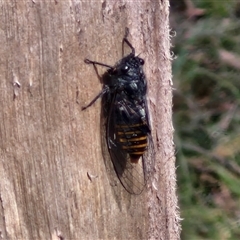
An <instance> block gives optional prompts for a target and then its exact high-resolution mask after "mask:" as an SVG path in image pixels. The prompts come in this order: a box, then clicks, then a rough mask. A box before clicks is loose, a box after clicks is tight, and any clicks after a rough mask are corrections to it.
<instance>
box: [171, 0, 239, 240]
mask: <svg viewBox="0 0 240 240" xmlns="http://www.w3.org/2000/svg"><path fill="white" fill-rule="evenodd" d="M171 27H172V30H173V32H172V35H173V39H172V40H173V48H172V50H173V53H174V56H176V58H175V60H174V62H173V79H174V88H175V90H174V124H175V129H176V132H175V143H176V149H177V167H178V169H177V174H178V191H179V201H180V208H181V217H182V218H183V221H182V228H183V230H182V236H181V239H186V240H188V239H190V240H197V239H218V240H219V239H224V240H225V239H240V126H239V123H240V107H239V103H240V1H236V0H220V1H218V0H192V1H190V0H182V1H176V0H172V1H171Z"/></svg>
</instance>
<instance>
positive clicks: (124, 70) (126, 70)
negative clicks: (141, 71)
mask: <svg viewBox="0 0 240 240" xmlns="http://www.w3.org/2000/svg"><path fill="white" fill-rule="evenodd" d="M128 70H129V66H128V65H124V66H123V67H122V72H124V73H126V72H128Z"/></svg>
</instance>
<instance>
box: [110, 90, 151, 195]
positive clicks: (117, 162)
mask: <svg viewBox="0 0 240 240" xmlns="http://www.w3.org/2000/svg"><path fill="white" fill-rule="evenodd" d="M116 95H117V94H116ZM116 99H118V97H117V96H115V97H113V98H112V102H111V104H110V105H109V108H108V117H107V126H106V131H107V134H106V137H107V144H108V150H109V153H110V156H111V160H112V163H113V165H114V169H115V171H116V174H117V176H118V178H119V180H120V182H121V184H122V185H123V187H124V188H125V189H126V190H127V191H128V192H129V193H131V194H140V193H141V192H142V191H143V189H144V188H145V186H146V181H147V179H148V178H149V175H150V172H151V170H150V169H151V167H150V166H149V162H152V159H151V157H152V156H151V155H152V154H150V155H149V154H148V153H144V154H143V156H141V157H140V158H139V160H138V161H135V162H134V161H132V158H131V156H130V155H129V153H128V152H127V151H126V150H125V149H124V148H123V145H122V144H121V142H119V139H118V135H119V132H121V133H122V134H123V136H122V138H123V139H124V140H126V141H128V136H127V135H124V134H125V132H124V128H125V127H126V126H127V128H128V132H129V131H130V132H131V131H132V132H134V131H142V130H143V129H142V126H139V128H138V129H136V127H133V125H132V122H131V121H130V119H128V118H121V115H119V114H116V112H117V111H118V109H117V110H116V107H118V102H116V101H117V100H116ZM122 104H124V101H123V102H122ZM127 107H129V106H126V109H127ZM137 117H139V118H140V116H137ZM119 118H121V119H119ZM119 122H121V123H122V125H119ZM121 126H122V128H123V129H121ZM147 138H148V142H149V147H150V148H151V149H152V146H153V145H152V144H151V142H152V140H151V134H150V133H149V134H148V136H147ZM149 150H150V149H148V151H149ZM148 151H147V152H148ZM151 152H152V150H150V153H151Z"/></svg>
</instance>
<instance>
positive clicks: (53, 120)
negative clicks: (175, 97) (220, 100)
mask: <svg viewBox="0 0 240 240" xmlns="http://www.w3.org/2000/svg"><path fill="white" fill-rule="evenodd" d="M168 14H169V9H168V1H166V0H165V1H149V2H147V1H76V0H72V1H65V0H61V1H60V0H59V1H57V0H55V1H40V0H39V1H38V0H32V1H2V3H1V15H0V22H1V31H0V41H1V48H0V56H1V62H0V63H1V64H0V79H1V81H0V108H1V110H0V177H1V181H0V239H113V238H115V239H147V238H152V239H171V240H172V239H179V232H180V226H179V213H178V208H177V197H176V192H175V189H176V175H175V162H174V161H175V159H174V147H173V127H172V89H171V87H172V82H171V55H170V51H169V48H170V41H169V26H168ZM126 26H127V27H129V29H130V36H129V39H130V41H131V42H132V44H133V45H134V47H135V48H136V52H137V53H140V54H141V57H142V58H144V59H145V62H146V64H145V72H146V75H147V79H148V85H149V103H150V108H151V117H152V123H153V138H154V142H155V145H156V157H157V158H156V166H155V169H154V170H155V172H154V173H153V177H152V179H151V181H152V184H149V186H148V187H147V190H146V191H144V193H142V194H141V195H139V196H133V195H129V194H128V193H127V192H126V191H125V190H124V189H123V188H122V186H121V185H120V184H119V181H118V179H117V178H116V176H115V174H114V172H113V171H112V169H111V165H109V166H105V164H104V160H103V157H102V150H101V136H100V129H99V127H100V101H98V102H96V103H95V104H94V105H93V106H92V107H91V108H89V109H88V110H86V111H84V112H82V111H81V107H82V106H84V105H85V104H86V103H88V102H89V101H90V100H91V99H92V98H93V97H94V96H96V95H97V94H98V92H99V91H100V90H101V84H100V83H99V81H98V79H97V77H96V74H95V72H94V70H93V68H92V67H91V66H89V65H86V64H84V63H83V59H84V58H85V57H88V58H90V59H93V60H97V61H101V62H104V63H107V64H109V65H112V64H114V63H115V62H116V61H117V60H118V59H119V58H121V40H122V37H123V35H124V31H125V27H126ZM99 71H100V73H102V72H103V71H104V69H101V68H99ZM109 179H111V181H109Z"/></svg>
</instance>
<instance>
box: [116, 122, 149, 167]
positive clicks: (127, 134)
mask: <svg viewBox="0 0 240 240" xmlns="http://www.w3.org/2000/svg"><path fill="white" fill-rule="evenodd" d="M147 137H148V135H147V132H146V124H144V123H137V124H136V123H135V124H128V125H126V124H118V125H117V142H118V143H119V145H120V146H121V148H122V149H123V150H124V151H126V152H127V153H128V154H129V156H130V161H131V162H132V163H138V161H139V159H140V157H141V156H142V155H143V154H144V153H145V151H146V150H147V144H148V139H147Z"/></svg>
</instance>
